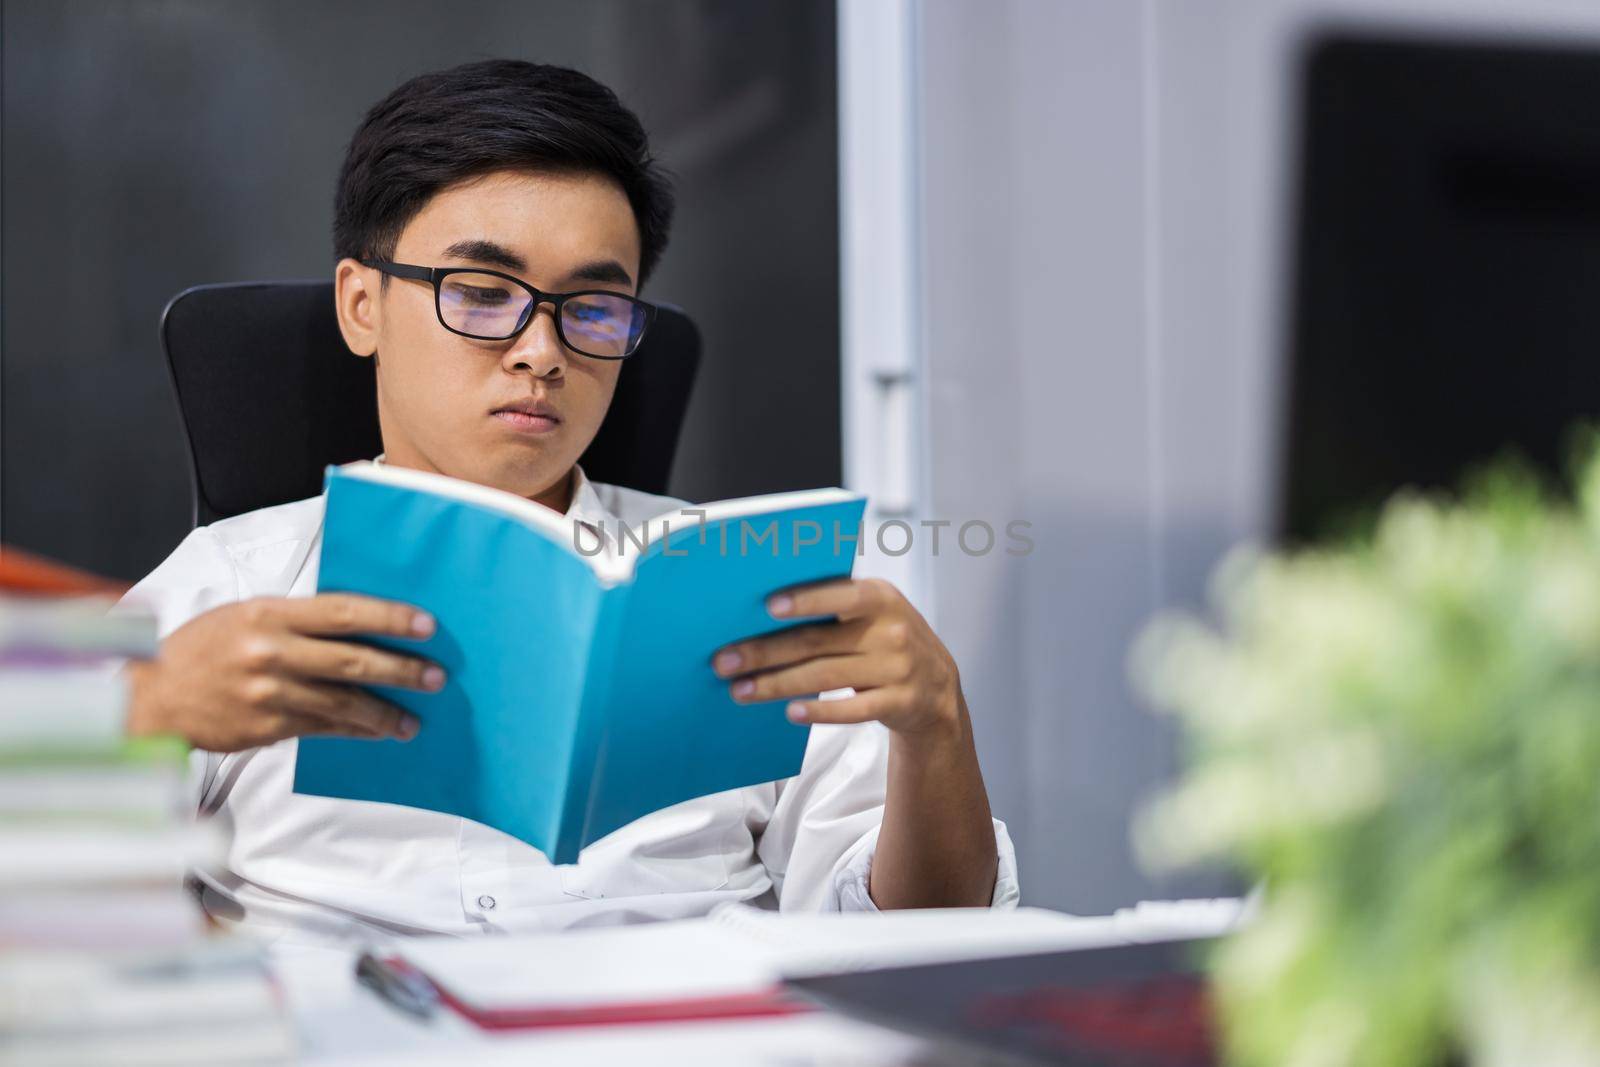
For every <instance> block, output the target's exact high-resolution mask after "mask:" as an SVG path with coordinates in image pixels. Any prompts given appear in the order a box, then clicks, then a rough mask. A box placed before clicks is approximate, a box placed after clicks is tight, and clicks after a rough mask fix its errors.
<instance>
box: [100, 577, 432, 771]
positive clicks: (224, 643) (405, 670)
mask: <svg viewBox="0 0 1600 1067" xmlns="http://www.w3.org/2000/svg"><path fill="white" fill-rule="evenodd" d="M433 629H434V621H433V618H432V616H430V615H428V614H427V613H426V612H424V611H421V610H419V609H417V608H413V607H410V606H408V605H406V604H399V603H396V602H394V601H391V600H377V599H374V598H372V597H365V596H357V595H355V594H352V593H322V594H319V595H317V596H313V597H261V598H258V599H254V600H245V601H241V602H239V603H237V604H227V605H224V606H222V607H220V608H216V609H213V610H212V611H208V612H206V613H205V614H203V615H198V616H196V617H195V618H193V619H191V620H189V621H188V622H187V623H185V624H184V625H183V626H181V627H179V628H178V629H176V630H174V631H173V632H172V633H170V634H168V635H167V637H166V639H165V640H163V641H162V642H161V649H160V651H159V652H158V653H157V655H156V658H155V659H153V660H147V661H139V662H133V663H130V664H129V666H128V679H129V683H130V699H129V709H128V720H127V729H128V732H129V733H130V734H134V735H141V734H177V735H179V736H181V737H183V738H185V739H187V740H188V742H189V743H190V744H192V745H194V746H195V747H197V748H203V749H206V750H208V751H211V752H233V751H237V750H239V749H244V748H255V747H257V746H259V745H268V744H271V743H272V742H274V741H281V740H282V739H284V738H286V737H297V736H301V735H305V734H343V735H346V736H350V737H366V738H390V737H392V738H398V739H399V740H402V741H409V740H410V739H411V738H412V737H415V736H416V733H417V726H418V723H417V720H416V718H415V717H414V716H412V715H411V714H410V713H409V712H407V711H405V710H403V709H402V708H399V707H397V706H396V705H394V704H391V703H389V702H388V701H386V700H382V699H379V698H378V697H375V696H373V695H372V694H371V693H368V692H366V691H365V690H363V689H361V688H359V686H361V685H385V686H403V687H405V688H408V689H420V690H423V691H425V692H432V691H434V690H437V689H439V688H440V687H441V686H443V685H444V671H443V670H442V669H441V668H439V667H438V666H437V665H435V664H432V663H429V662H428V661H426V660H423V659H419V658H417V657H415V656H404V655H399V654H397V653H394V652H389V651H386V650H384V649H380V648H374V647H372V646H370V645H364V644H358V643H356V642H354V641H349V640H340V638H345V637H349V636H351V635H356V634H381V635H385V636H389V637H404V638H411V639H413V640H417V639H421V638H424V637H428V636H430V635H431V634H432V633H433Z"/></svg>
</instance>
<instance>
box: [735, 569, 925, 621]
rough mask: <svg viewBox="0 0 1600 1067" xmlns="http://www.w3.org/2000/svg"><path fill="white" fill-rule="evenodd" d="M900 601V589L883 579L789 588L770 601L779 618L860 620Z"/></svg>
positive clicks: (840, 581)
mask: <svg viewBox="0 0 1600 1067" xmlns="http://www.w3.org/2000/svg"><path fill="white" fill-rule="evenodd" d="M899 599H902V598H901V595H900V590H898V589H896V588H895V587H894V584H893V583H891V582H887V581H884V580H883V579H882V578H863V579H860V580H859V581H858V580H855V579H851V578H840V579H837V580H835V581H829V582H818V583H816V584H815V585H801V586H795V587H794V588H792V589H785V590H783V591H782V592H779V593H777V594H775V595H773V596H771V597H769V598H768V599H767V611H768V612H770V613H771V614H772V616H773V617H774V618H779V619H787V618H798V617H802V616H806V615H835V616H838V617H839V618H840V619H841V620H844V619H856V618H860V617H862V616H864V615H871V614H873V613H874V612H877V611H881V610H883V608H885V607H887V606H888V605H889V604H891V603H893V602H895V601H896V600H899Z"/></svg>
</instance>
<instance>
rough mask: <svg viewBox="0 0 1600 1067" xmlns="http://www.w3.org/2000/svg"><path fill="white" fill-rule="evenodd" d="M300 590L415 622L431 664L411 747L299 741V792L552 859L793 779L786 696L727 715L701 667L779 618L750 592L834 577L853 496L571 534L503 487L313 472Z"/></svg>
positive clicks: (846, 565) (847, 563)
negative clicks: (505, 840) (316, 528)
mask: <svg viewBox="0 0 1600 1067" xmlns="http://www.w3.org/2000/svg"><path fill="white" fill-rule="evenodd" d="M326 493H327V514H326V518H325V520H324V527H323V534H322V556H321V563H320V571H319V576H318V582H317V591H318V592H351V593H364V594H366V595H368V596H375V597H382V598H384V599H388V600H398V601H402V602H405V603H408V604H413V605H416V606H418V607H421V608H424V609H426V610H427V611H430V612H432V613H433V616H434V618H435V619H436V620H437V623H438V628H437V630H436V631H435V633H434V635H433V636H432V637H430V638H428V639H427V640H425V641H405V640H402V639H398V638H383V637H373V638H370V640H371V643H373V644H375V645H380V646H382V647H385V648H391V649H394V650H396V651H401V652H408V653H414V654H416V655H420V656H425V657H427V658H429V659H431V660H433V661H434V662H437V663H439V664H440V665H441V666H442V667H443V668H444V670H445V672H446V677H447V681H446V683H445V686H444V688H443V689H442V690H440V691H438V692H436V693H424V692H418V691H415V690H409V689H400V688H391V687H374V688H373V692H375V693H377V694H378V695H380V696H382V697H384V698H385V699H387V700H390V701H393V702H394V703H396V704H399V705H400V706H402V707H404V708H406V709H408V710H410V711H411V712H413V713H414V714H415V715H416V716H417V717H418V718H419V719H420V720H421V722H422V727H421V730H420V731H419V732H418V734H417V736H416V737H415V738H413V739H412V740H411V741H409V742H400V741H393V740H383V741H369V740H359V739H355V738H338V737H303V738H301V739H300V742H299V754H298V756H297V758H296V763H295V776H294V788H295V792H297V793H306V794H311V795H314V796H324V797H340V798H345V799H349V800H368V801H381V802H384V803H389V804H404V805H408V806H410V807H415V808H427V809H429V810H431V811H439V812H445V813H447V814H451V815H460V816H463V817H465V818H468V819H472V820H474V821H475V822H480V823H483V824H485V825H487V826H492V827H495V828H496V829H498V830H501V831H504V832H505V833H508V834H511V835H512V836H514V837H518V838H520V839H522V840H523V841H526V842H527V843H528V844H530V845H532V846H533V847H534V848H537V849H539V850H540V851H541V852H543V853H544V854H545V855H546V856H548V857H549V858H550V860H551V862H553V863H573V862H576V861H577V858H578V852H579V850H580V849H582V848H584V847H586V846H588V845H589V844H590V843H592V842H594V841H597V840H599V839H600V838H602V837H604V836H605V835H606V834H609V833H611V832H612V831H613V830H616V829H617V828H619V827H621V826H625V825H627V824H628V823H630V822H632V821H634V820H635V819H638V818H640V817H641V816H644V815H648V814H649V813H651V812H653V811H657V810H659V809H661V808H665V807H669V806H670V805H673V804H677V803H680V802H682V801H685V800H690V799H692V798H694V797H699V796H706V795H708V794H711V793H719V792H722V791H723V790H726V789H736V788H739V787H742V786H748V785H755V784H758V783H761V782H770V781H775V780H777V779H780V778H788V777H791V776H793V775H795V774H797V773H799V770H800V763H801V760H802V759H803V758H804V756H805V749H806V739H807V737H808V736H809V733H810V730H809V727H806V726H802V725H796V724H794V723H791V722H789V720H788V719H787V718H786V717H785V715H784V706H785V703H786V702H784V701H773V702H770V703H763V704H736V703H735V702H734V701H733V699H732V698H731V697H730V696H729V695H728V681H727V680H725V679H723V678H720V677H719V676H717V675H716V674H715V673H714V672H713V671H712V669H711V657H712V654H713V653H714V652H715V651H716V650H717V649H719V648H721V647H722V646H723V645H726V644H728V643H730V642H732V641H736V640H739V639H741V638H747V637H752V636H755V635H758V634H763V633H771V632H775V631H777V630H781V629H786V628H788V627H790V626H794V625H804V624H805V623H807V622H816V621H818V620H817V619H814V618H813V619H799V620H792V621H785V622H783V623H781V624H780V623H778V621H777V620H775V619H773V618H772V617H771V616H770V615H769V614H767V610H766V599H767V597H769V596H770V595H771V594H772V593H774V592H776V591H777V590H779V589H782V588H784V587H786V586H791V585H797V584H800V583H804V582H815V581H822V580H825V579H829V578H844V577H848V576H849V575H850V573H851V571H852V569H853V565H854V563H855V558H856V555H857V552H858V546H859V545H860V541H859V540H856V538H857V536H858V534H859V533H860V525H861V518H862V513H863V510H864V508H865V505H866V501H865V499H864V498H863V497H861V496H859V495H857V494H854V493H849V492H846V491H845V490H842V489H816V490H809V491H805V492H798V493H778V494H772V495H769V496H758V497H748V498H744V499H740V500H729V501H721V502H718V503H715V504H707V505H704V506H703V507H700V508H696V509H695V510H693V511H687V510H686V511H676V510H675V511H672V512H669V513H667V514H665V515H662V516H659V517H657V518H656V519H653V520H651V521H650V522H648V523H646V524H644V525H643V527H642V528H635V527H620V528H619V525H618V523H617V522H615V521H613V522H612V523H611V524H610V525H609V526H608V528H607V529H606V531H605V532H606V534H607V535H609V536H610V537H611V538H612V540H613V541H614V542H616V547H613V548H603V546H602V543H601V541H600V539H599V538H598V537H596V536H595V535H594V534H592V533H590V532H589V531H588V530H587V529H584V528H581V527H578V526H577V524H576V523H575V522H574V521H573V520H571V519H568V518H566V517H565V516H562V515H558V514H557V513H555V512H554V511H552V510H550V509H549V508H546V507H544V506H542V505H540V504H536V503H533V502H532V501H529V500H526V499H524V498H522V497H519V496H516V495H515V494H512V493H506V492H502V491H500V490H497V489H491V488H488V487H486V486H481V485H476V484H473V483H471V482H465V481H460V480H457V479H454V478H448V477H445V476H443V475H437V474H428V473H425V472H422V471H414V470H407V469H404V468H398V467H390V466H384V465H376V464H372V463H369V462H364V461H363V462H357V463H352V464H346V465H345V466H342V467H329V468H328V470H327V486H326Z"/></svg>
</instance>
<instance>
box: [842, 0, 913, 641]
mask: <svg viewBox="0 0 1600 1067" xmlns="http://www.w3.org/2000/svg"><path fill="white" fill-rule="evenodd" d="M838 26H839V218H840V240H839V250H840V271H839V273H840V287H841V291H840V322H841V333H842V337H841V339H840V340H841V357H840V373H841V374H842V376H843V378H842V381H841V383H840V395H841V398H842V404H843V407H844V411H843V413H842V414H843V417H842V419H841V424H842V428H843V434H844V441H843V455H844V477H845V485H846V486H847V487H848V488H851V489H854V490H857V491H859V492H863V493H865V494H867V496H868V497H869V504H868V509H867V520H866V529H865V531H864V536H863V540H864V542H865V544H866V558H865V559H864V560H863V561H862V565H861V566H860V567H858V568H857V573H858V575H860V574H874V575H878V576H880V577H884V578H888V579H889V580H891V581H893V582H894V583H895V584H896V585H898V586H899V587H900V588H901V590H903V591H904V592H905V594H906V595H907V596H908V597H910V598H911V600H912V601H913V602H914V603H916V605H917V606H918V608H919V609H920V610H922V612H923V613H924V614H925V615H928V616H929V617H930V618H931V617H932V614H933V613H932V608H933V605H932V603H931V599H932V598H931V589H930V583H929V582H928V578H927V565H926V560H927V553H926V551H925V545H923V544H922V543H921V542H922V540H923V539H924V533H925V531H923V529H922V528H921V527H920V526H919V522H920V520H921V519H922V518H924V517H925V513H926V508H927V503H928V491H927V464H926V456H927V448H926V440H925V436H924V435H925V434H926V432H927V431H926V419H925V417H924V392H923V390H924V382H923V358H922V338H921V329H920V327H921V321H922V292H921V288H922V270H921V261H920V242H919V233H920V224H921V218H920V209H921V198H920V188H919V181H918V172H919V170H920V158H919V154H920V136H919V131H918V107H917V99H916V97H917V93H916V74H917V70H916V62H917V8H916V5H915V3H914V2H913V0H839V5H838ZM886 523H893V524H904V526H900V525H889V526H886V525H884V524H886ZM908 529H909V536H911V537H914V538H915V541H914V543H911V545H910V548H909V550H908V551H905V552H904V553H903V554H900V550H901V548H902V547H904V546H906V545H907V538H908ZM880 546H881V548H882V549H886V550H887V551H881V550H880Z"/></svg>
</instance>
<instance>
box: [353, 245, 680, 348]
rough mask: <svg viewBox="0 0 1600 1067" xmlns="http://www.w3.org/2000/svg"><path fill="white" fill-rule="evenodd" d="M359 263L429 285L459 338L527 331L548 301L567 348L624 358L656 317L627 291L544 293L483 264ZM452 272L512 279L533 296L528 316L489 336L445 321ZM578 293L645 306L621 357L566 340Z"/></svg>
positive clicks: (437, 311)
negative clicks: (564, 315) (569, 311)
mask: <svg viewBox="0 0 1600 1067" xmlns="http://www.w3.org/2000/svg"><path fill="white" fill-rule="evenodd" d="M360 262H361V263H362V264H363V265H364V266H368V267H371V268H372V269H373V270H377V271H382V272H383V273H384V274H387V275H389V276H390V277H393V278H408V279H410V280H411V281H417V282H427V283H428V284H430V285H432V286H433V314H434V317H435V318H437V319H438V320H439V325H440V326H443V327H444V328H445V329H447V330H449V331H450V332H451V333H453V334H456V335H458V336H460V337H470V338H472V339H473V340H475V341H509V340H511V339H512V338H514V337H517V336H519V335H521V333H522V331H523V330H526V329H527V328H528V327H529V326H531V325H532V324H533V320H534V318H535V317H536V316H537V315H538V312H539V305H540V304H550V305H553V306H552V308H551V317H552V318H553V319H554V320H555V325H556V336H557V337H558V338H560V339H561V343H562V344H563V345H565V346H566V347H567V348H570V349H571V350H572V351H574V352H576V353H578V354H579V355H580V356H584V357H585V358H587V359H610V360H618V359H627V358H628V357H629V356H631V355H633V354H634V353H635V352H637V351H639V346H640V345H641V344H643V343H644V338H645V334H647V333H649V332H650V324H651V323H653V322H655V320H656V306H655V305H654V304H652V303H650V302H649V301H648V300H640V299H639V298H638V297H636V296H629V295H628V294H627V293H619V292H617V291H616V290H614V289H578V290H575V291H573V292H570V293H547V292H545V291H544V290H542V289H535V288H534V287H533V286H531V285H529V284H528V283H527V282H525V281H523V280H522V279H521V278H518V277H516V276H515V275H511V274H506V273H504V272H503V271H498V270H488V269H486V268H483V267H421V266H417V265H416V264H414V263H395V262H392V261H390V260H387V259H363V260H361V261H360ZM452 274H488V275H490V276H492V277H495V278H504V279H505V280H506V281H508V282H512V283H513V284H515V285H518V286H520V287H521V288H522V289H523V290H525V291H526V292H527V293H528V294H529V295H530V296H531V297H532V298H533V303H531V304H529V305H528V311H527V316H526V317H525V318H524V319H523V320H522V324H521V325H520V326H518V327H517V328H516V329H515V330H512V331H511V332H510V333H508V334H505V335H504V336H501V337H490V336H486V335H484V334H481V333H467V332H466V331H465V330H458V329H456V328H455V327H454V326H452V325H450V324H449V323H448V322H446V321H444V307H443V306H442V301H443V296H442V295H441V287H442V284H443V282H444V279H446V278H448V277H449V276H450V275H452ZM578 296H612V297H618V298H620V299H622V300H627V301H629V302H630V303H633V304H635V305H637V306H638V307H642V308H644V325H643V326H641V327H640V328H639V336H638V337H636V338H634V339H633V343H632V344H631V345H629V346H628V350H627V351H626V352H624V353H622V355H620V356H599V355H595V354H594V353H593V352H585V351H584V350H583V349H581V348H579V347H578V346H577V345H575V344H573V343H572V342H571V341H568V340H567V331H566V329H565V328H564V327H563V326H562V325H561V309H562V306H563V305H565V304H566V302H567V301H568V300H570V299H572V298H573V297H578Z"/></svg>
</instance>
